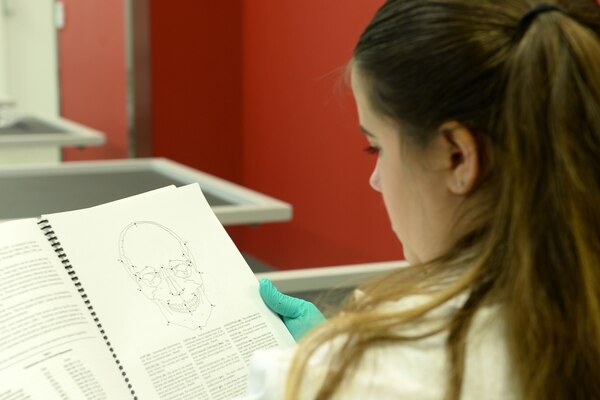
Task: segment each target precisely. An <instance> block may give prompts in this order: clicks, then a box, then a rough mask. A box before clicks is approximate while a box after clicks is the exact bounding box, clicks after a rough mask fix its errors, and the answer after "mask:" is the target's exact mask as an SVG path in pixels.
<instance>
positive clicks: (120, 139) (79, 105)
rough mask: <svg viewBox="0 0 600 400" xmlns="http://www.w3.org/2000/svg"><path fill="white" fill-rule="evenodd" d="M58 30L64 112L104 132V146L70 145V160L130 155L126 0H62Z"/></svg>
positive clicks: (61, 104) (67, 158)
mask: <svg viewBox="0 0 600 400" xmlns="http://www.w3.org/2000/svg"><path fill="white" fill-rule="evenodd" d="M62 1H63V3H64V4H65V11H66V25H65V27H64V28H63V29H62V30H60V31H58V60H59V61H58V62H59V66H60V68H59V71H60V72H59V79H60V99H61V101H60V107H61V115H62V116H63V117H65V118H68V119H71V120H73V121H77V122H80V123H82V124H84V125H87V126H90V127H92V128H95V129H98V130H100V131H102V132H104V133H105V135H106V139H107V143H106V145H104V146H102V147H88V148H86V149H83V150H81V149H67V150H64V151H63V159H65V160H82V159H111V158H125V157H127V156H128V139H127V78H126V64H125V8H124V2H123V0H102V1H98V0H96V1H81V0H62Z"/></svg>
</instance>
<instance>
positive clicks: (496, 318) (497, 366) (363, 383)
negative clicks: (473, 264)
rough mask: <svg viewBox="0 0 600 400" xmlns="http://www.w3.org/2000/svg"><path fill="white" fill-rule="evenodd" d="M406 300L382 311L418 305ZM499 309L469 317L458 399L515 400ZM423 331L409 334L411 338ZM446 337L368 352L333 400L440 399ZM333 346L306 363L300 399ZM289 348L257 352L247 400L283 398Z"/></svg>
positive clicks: (453, 304) (315, 382)
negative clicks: (463, 371) (463, 369)
mask: <svg viewBox="0 0 600 400" xmlns="http://www.w3.org/2000/svg"><path fill="white" fill-rule="evenodd" d="M425 299H426V297H424V296H412V297H411V298H407V299H404V300H402V301H400V302H395V303H390V304H387V305H386V306H384V307H383V308H385V309H404V308H406V307H411V306H414V305H416V304H418V303H421V302H422V301H424V300H425ZM463 301H464V297H462V298H457V299H454V300H453V301H450V302H448V303H446V304H444V305H443V306H442V307H439V308H438V309H437V310H436V311H435V314H436V315H437V313H440V314H443V313H448V312H453V311H455V310H456V309H457V308H458V307H459V306H460V304H462V302H463ZM499 309H500V308H499V306H492V307H484V308H482V309H480V310H479V311H478V312H477V314H476V315H475V317H474V320H473V324H472V326H471V330H470V332H469V337H468V345H467V354H466V364H465V375H464V380H463V390H462V399H464V400H482V399H486V400H511V399H518V398H519V396H518V395H517V390H516V385H515V383H514V380H513V379H512V378H511V376H510V373H509V368H508V361H507V354H508V353H507V349H506V340H505V338H504V334H503V329H504V323H503V319H502V318H501V317H500V315H499ZM423 328H424V327H423V326H421V327H420V328H419V329H413V330H411V333H417V332H419V331H421V329H423ZM446 337H447V334H446V333H442V334H438V335H435V336H432V337H429V338H426V339H423V340H419V341H415V342H405V343H401V344H393V345H383V346H379V347H375V348H372V349H369V350H368V351H367V353H366V354H365V356H364V358H363V360H362V361H361V363H360V364H359V368H358V369H357V372H356V374H355V375H354V376H353V377H352V379H350V380H349V381H347V382H344V383H343V384H342V386H341V387H340V390H339V391H338V392H337V395H336V397H335V399H359V400H367V399H379V400H385V399H398V400H402V399H407V400H408V399H410V400H434V399H435V400H441V399H443V398H444V392H445V388H446V383H447V354H446ZM335 348H336V343H335V341H334V342H333V343H331V344H329V345H328V346H324V347H323V348H321V349H319V351H318V352H317V353H316V354H315V355H314V356H313V357H312V358H311V360H310V364H309V365H310V367H309V368H308V369H307V371H308V373H307V376H305V378H304V382H303V384H302V391H301V393H302V396H301V398H302V399H303V400H304V399H307V400H308V399H313V398H314V396H315V394H316V393H317V390H318V388H319V386H320V383H321V382H322V379H323V377H324V374H325V372H326V371H327V365H328V363H327V360H328V352H329V350H331V349H335ZM295 349H296V348H295V347H294V348H289V349H283V350H282V349H273V350H267V351H259V352H257V353H256V354H255V355H254V357H253V359H252V361H251V365H250V376H249V383H248V393H247V395H246V397H244V399H247V400H281V399H283V398H284V395H283V393H284V389H285V382H286V377H287V372H288V369H289V366H290V363H291V360H292V358H293V355H294V351H295Z"/></svg>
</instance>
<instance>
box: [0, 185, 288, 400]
mask: <svg viewBox="0 0 600 400" xmlns="http://www.w3.org/2000/svg"><path fill="white" fill-rule="evenodd" d="M292 344H293V339H292V337H291V336H290V335H289V333H288V331H287V329H286V328H285V326H284V325H283V323H282V322H281V320H280V319H279V318H278V317H277V316H276V315H274V314H273V313H272V312H271V311H270V310H269V309H268V308H267V307H266V306H265V305H264V303H263V302H262V300H261V298H260V296H259V294H258V283H257V281H256V279H255V277H254V275H253V273H252V271H251V270H250V268H249V267H248V265H247V264H246V262H245V260H244V258H243V257H242V255H241V254H240V253H239V251H238V250H237V249H236V247H235V245H234V244H233V242H232V241H231V239H230V238H229V236H228V235H227V233H226V232H225V229H224V228H223V227H222V226H221V224H220V223H219V221H218V220H217V218H216V217H215V215H214V214H213V212H212V210H211V209H210V206H209V205H208V203H207V201H206V199H205V198H204V196H203V195H202V192H201V190H200V188H199V187H198V186H197V185H190V186H185V187H182V188H165V189H164V190H159V191H156V192H152V193H148V194H144V195H140V196H135V197H133V198H127V199H124V200H120V201H116V202H113V203H108V204H105V205H101V206H97V207H93V208H88V209H84V210H76V211H69V212H64V213H59V214H51V215H44V216H42V217H41V218H40V219H23V220H16V221H9V222H4V223H1V224H0V400H38V399H40V400H48V399H94V400H101V399H111V400H112V399H135V398H138V399H164V400H167V399H169V400H182V399H230V398H234V397H236V396H240V395H243V394H244V392H245V389H246V380H247V373H248V363H249V360H250V357H251V356H252V353H254V351H256V350H258V349H267V348H272V347H278V346H289V345H292Z"/></svg>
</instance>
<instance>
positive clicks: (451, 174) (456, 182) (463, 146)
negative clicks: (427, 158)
mask: <svg viewBox="0 0 600 400" xmlns="http://www.w3.org/2000/svg"><path fill="white" fill-rule="evenodd" d="M438 132H439V135H438V140H440V141H441V142H442V143H441V144H442V148H443V149H444V151H443V154H444V155H443V157H444V158H445V163H444V164H445V165H446V166H447V167H448V168H447V174H446V177H445V181H446V187H447V189H448V190H449V191H450V192H451V193H454V194H457V195H465V194H468V193H470V192H471V191H472V190H473V188H474V187H475V185H476V183H477V181H478V178H479V174H480V165H479V162H480V150H483V149H479V148H478V143H477V140H476V137H475V136H474V134H473V133H472V132H471V130H470V129H469V128H467V127H466V126H464V125H462V124H461V123H459V122H457V121H448V122H444V123H443V124H442V125H440V127H439V128H438Z"/></svg>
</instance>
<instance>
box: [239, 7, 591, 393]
mask: <svg viewBox="0 0 600 400" xmlns="http://www.w3.org/2000/svg"><path fill="white" fill-rule="evenodd" d="M548 1H549V3H544V4H540V3H539V2H537V1H534V0H530V1H527V0H506V1H495V0H477V1H469V0H395V1H394V0H390V1H388V2H386V3H385V5H383V7H382V8H381V9H380V10H379V11H378V12H377V14H376V15H375V17H374V18H373V20H372V21H371V23H370V24H369V25H368V27H367V28H366V30H365V31H364V33H363V34H362V36H361V37H360V40H359V42H358V44H357V46H356V49H355V52H354V56H353V60H352V63H351V67H350V69H351V84H352V89H353V93H354V97H355V100H356V103H357V108H358V114H359V122H360V125H361V129H362V130H363V131H364V133H365V135H366V137H367V140H368V141H369V144H370V145H369V148H368V151H369V152H371V153H374V154H377V162H376V167H375V170H374V172H373V174H372V176H371V182H370V183H371V186H372V187H373V188H374V189H375V190H377V191H380V192H381V193H382V196H383V200H384V203H385V205H386V209H387V211H388V214H389V217H390V221H391V224H392V228H393V230H394V232H395V233H396V235H397V236H398V238H399V240H400V241H401V242H402V244H403V246H404V252H405V255H406V258H407V259H408V261H409V262H410V264H411V267H410V268H407V269H405V270H400V271H397V272H394V273H393V274H391V275H388V276H385V277H383V278H381V279H378V280H377V281H375V282H371V283H369V284H368V285H366V286H365V287H364V288H362V289H361V291H360V292H359V293H360V294H359V295H357V296H354V297H352V298H351V299H349V301H348V304H346V306H345V308H344V309H343V310H342V312H341V313H340V314H339V315H338V316H337V317H335V318H333V319H332V320H330V321H328V322H327V323H324V324H320V325H319V327H317V328H315V329H313V330H312V331H311V332H310V333H309V334H308V335H307V336H306V337H305V338H303V340H302V341H300V344H299V346H298V348H297V349H296V350H295V351H293V352H276V351H273V352H267V353H262V354H258V355H257V356H256V357H255V359H254V361H253V366H252V368H251V372H252V375H251V381H250V386H249V397H250V398H252V397H254V398H273V399H279V398H284V396H285V398H286V399H297V398H300V399H305V398H311V399H312V398H316V399H328V398H363V399H384V398H390V399H391V398H394V399H442V398H446V399H513V398H514V399H517V398H519V399H521V398H522V399H593V398H600V6H599V5H598V4H597V3H596V1H595V0H571V1H566V0H563V1H551V0H548ZM261 294H262V295H263V298H264V300H265V302H266V303H267V305H269V306H270V307H271V308H272V309H273V310H275V311H277V312H279V314H281V315H282V317H284V321H285V322H286V324H287V325H288V327H289V328H290V330H291V331H292V333H296V334H297V336H301V335H302V334H303V333H304V331H308V330H309V329H310V328H311V326H312V325H316V324H317V323H319V322H320V321H321V320H322V317H321V316H320V314H319V313H318V311H317V310H316V309H315V308H314V306H312V305H310V304H307V303H304V302H302V301H299V300H297V299H291V298H287V297H284V296H282V295H281V294H279V293H278V292H277V291H276V290H275V289H274V288H272V286H271V285H270V283H269V282H261Z"/></svg>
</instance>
